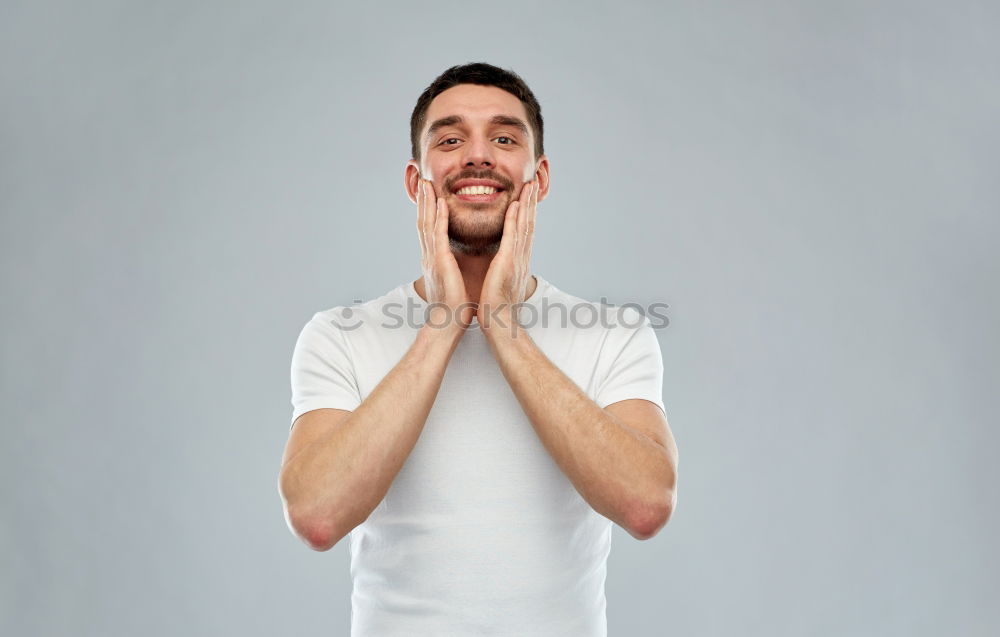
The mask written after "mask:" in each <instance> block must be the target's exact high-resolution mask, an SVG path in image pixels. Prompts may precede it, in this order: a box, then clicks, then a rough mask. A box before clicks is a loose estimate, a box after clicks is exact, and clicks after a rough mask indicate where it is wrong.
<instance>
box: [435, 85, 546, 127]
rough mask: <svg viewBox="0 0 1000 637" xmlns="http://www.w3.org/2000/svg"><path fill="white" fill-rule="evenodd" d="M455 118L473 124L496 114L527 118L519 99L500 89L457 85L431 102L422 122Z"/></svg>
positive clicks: (483, 121) (521, 118)
mask: <svg viewBox="0 0 1000 637" xmlns="http://www.w3.org/2000/svg"><path fill="white" fill-rule="evenodd" d="M456 115H457V116H459V117H461V118H462V119H464V120H465V121H466V122H469V123H472V124H475V123H487V122H489V121H490V120H491V119H492V118H494V117H495V116H497V115H501V116H507V117H516V118H518V119H520V120H524V121H526V120H527V117H528V113H527V111H526V110H525V109H524V104H522V103H521V100H519V99H518V98H517V97H515V96H514V95H513V94H511V93H508V92H507V91H505V90H503V89H502V88H498V87H496V86H480V85H478V84H459V85H458V86H453V87H451V88H450V89H448V90H446V91H442V92H441V94H439V95H437V96H436V97H435V98H434V99H433V100H431V103H430V104H429V105H428V107H427V115H426V116H425V118H424V121H425V122H426V125H427V126H429V125H430V124H431V123H433V122H435V121H436V120H439V119H442V118H445V117H452V116H456Z"/></svg>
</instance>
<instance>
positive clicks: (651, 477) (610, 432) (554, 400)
mask: <svg viewBox="0 0 1000 637" xmlns="http://www.w3.org/2000/svg"><path fill="white" fill-rule="evenodd" d="M501 331H503V334H500V332H501ZM490 344H491V347H492V349H493V354H494V356H495V357H496V359H497V362H498V363H499V365H500V369H501V370H502V372H503V375H504V377H505V378H506V379H507V382H508V383H509V384H510V386H511V388H512V389H513V391H514V394H515V395H516V396H517V399H518V401H519V402H520V403H521V407H522V409H524V412H525V414H526V415H527V416H528V418H529V420H530V421H531V424H532V426H533V427H534V429H535V431H536V433H537V435H538V437H539V439H540V440H541V441H542V444H543V445H544V446H545V448H546V449H547V450H548V452H549V454H550V455H551V456H552V458H553V459H554V460H555V461H556V463H557V464H558V465H559V467H560V468H561V469H562V471H563V473H565V474H566V476H567V477H568V478H569V479H570V481H571V482H572V483H573V485H574V486H575V487H576V489H577V491H579V492H580V494H581V495H582V496H583V498H584V499H585V500H586V501H587V502H588V503H589V504H590V505H591V507H592V508H593V509H594V510H595V511H597V512H598V513H600V514H601V515H603V516H605V517H607V518H608V519H610V520H612V521H613V522H615V523H617V524H619V525H620V526H622V527H623V528H625V529H627V530H629V531H630V532H632V530H633V529H634V528H635V527H636V526H637V524H639V523H638V522H637V521H636V520H641V519H643V518H644V517H645V516H647V515H649V514H650V513H651V511H654V510H655V509H656V508H657V507H658V506H659V505H660V503H662V502H665V501H668V500H669V495H670V492H671V489H673V486H674V485H673V473H672V471H671V462H670V458H669V455H668V452H667V450H666V449H665V448H664V447H663V446H661V445H659V444H657V443H656V442H655V441H653V440H652V439H650V438H649V437H648V436H646V435H645V434H643V433H641V432H639V431H637V430H635V429H632V428H629V427H628V426H627V425H625V424H623V423H620V422H619V421H617V420H616V419H615V418H613V417H612V416H611V415H610V414H608V413H607V412H606V411H604V410H603V409H601V408H600V407H599V406H598V405H597V404H596V403H595V402H594V401H592V400H591V399H590V398H589V397H587V395H586V394H585V393H584V392H583V391H582V390H581V389H580V388H579V387H578V386H577V385H576V383H574V382H573V380H572V379H570V378H569V377H568V376H566V375H565V374H564V373H563V372H562V370H560V369H559V368H558V367H556V366H555V365H554V364H553V363H552V362H551V361H550V360H549V359H548V358H547V357H546V356H545V354H544V353H543V352H542V351H541V350H540V349H538V346H537V345H536V344H535V343H534V341H532V340H531V338H530V337H529V336H528V334H527V332H525V331H523V330H518V332H517V337H516V338H513V337H511V336H510V334H508V333H507V332H506V328H504V330H497V332H495V333H494V336H491V338H490Z"/></svg>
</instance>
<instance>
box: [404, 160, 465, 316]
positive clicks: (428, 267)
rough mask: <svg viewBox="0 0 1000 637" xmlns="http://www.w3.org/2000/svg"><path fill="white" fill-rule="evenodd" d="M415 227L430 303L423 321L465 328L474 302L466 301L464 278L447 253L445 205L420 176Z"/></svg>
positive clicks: (454, 261)
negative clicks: (418, 238)
mask: <svg viewBox="0 0 1000 637" xmlns="http://www.w3.org/2000/svg"><path fill="white" fill-rule="evenodd" d="M417 230H418V232H419V233H420V252H421V267H422V269H423V274H424V290H425V294H426V295H427V302H428V304H431V305H432V307H431V311H430V314H429V315H428V316H427V322H428V323H430V324H431V325H433V326H436V327H447V328H454V327H460V328H462V329H465V328H467V327H468V326H469V324H470V323H471V322H472V319H473V317H475V316H476V304H475V303H473V302H471V301H470V300H469V297H468V294H467V293H466V291H465V279H464V278H463V277H462V271H461V270H460V269H459V267H458V261H456V260H455V255H454V254H452V252H451V244H450V242H449V241H448V204H447V203H446V202H445V200H444V199H438V198H437V196H436V195H435V193H434V184H432V183H431V182H430V181H428V180H426V179H423V178H421V179H420V182H419V184H418V188H417ZM455 323H457V325H455Z"/></svg>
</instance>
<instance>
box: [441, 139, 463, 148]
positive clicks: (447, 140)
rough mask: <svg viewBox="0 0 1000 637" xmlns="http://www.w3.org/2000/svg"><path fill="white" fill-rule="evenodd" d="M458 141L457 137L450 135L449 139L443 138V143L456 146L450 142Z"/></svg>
mask: <svg viewBox="0 0 1000 637" xmlns="http://www.w3.org/2000/svg"><path fill="white" fill-rule="evenodd" d="M457 141H459V139H458V138H457V137H449V138H448V139H445V140H442V141H441V143H442V144H446V145H448V146H454V145H455V144H449V143H448V142H457Z"/></svg>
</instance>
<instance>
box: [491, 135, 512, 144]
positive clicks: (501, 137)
mask: <svg viewBox="0 0 1000 637" xmlns="http://www.w3.org/2000/svg"><path fill="white" fill-rule="evenodd" d="M494 139H506V140H507V141H508V142H509V143H511V144H513V143H514V140H513V139H511V138H510V137H504V136H503V135H501V136H500V137H494Z"/></svg>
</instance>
